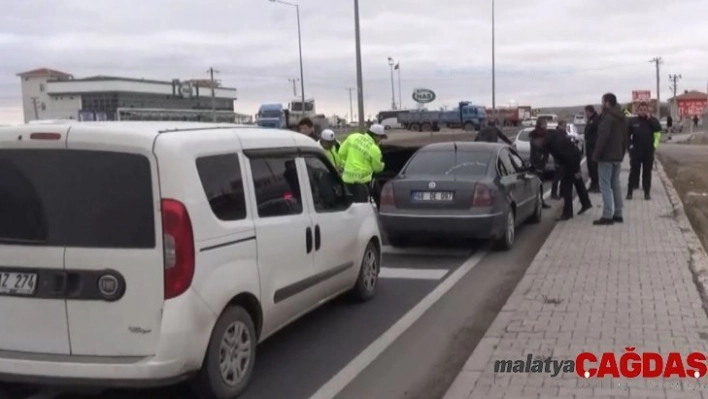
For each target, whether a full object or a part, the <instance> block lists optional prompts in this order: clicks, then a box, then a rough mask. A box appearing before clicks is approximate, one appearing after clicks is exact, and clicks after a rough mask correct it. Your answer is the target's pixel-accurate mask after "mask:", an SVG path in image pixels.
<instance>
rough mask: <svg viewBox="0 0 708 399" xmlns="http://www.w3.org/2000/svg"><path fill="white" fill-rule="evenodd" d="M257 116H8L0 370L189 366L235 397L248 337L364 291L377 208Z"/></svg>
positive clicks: (101, 381) (92, 377) (106, 375)
mask: <svg viewBox="0 0 708 399" xmlns="http://www.w3.org/2000/svg"><path fill="white" fill-rule="evenodd" d="M263 130H264V129H263V128H257V127H247V126H238V125H226V124H205V123H185V122H96V123H94V122H82V123H69V122H66V123H64V122H62V123H55V124H43V125H23V126H16V127H7V128H0V192H2V193H13V194H14V195H13V196H10V197H7V196H5V197H3V202H2V203H3V207H4V209H3V212H0V279H1V280H2V282H3V284H1V286H0V320H3V322H2V323H0V349H1V350H0V385H3V384H6V383H17V382H22V383H29V384H33V385H34V386H37V385H42V384H47V385H55V384H58V385H61V384H66V383H76V382H77V381H82V384H84V383H85V384H91V385H97V386H99V387H103V386H111V387H127V388H131V387H145V386H161V385H169V384H171V383H173V382H176V381H181V380H183V379H191V380H192V386H193V387H194V389H195V391H197V392H198V393H199V394H200V397H209V398H236V397H237V396H238V395H239V394H240V393H241V392H242V391H243V390H244V389H245V388H246V386H247V384H248V381H249V378H250V376H251V373H252V371H253V367H254V362H255V361H256V347H257V344H258V343H260V342H262V341H263V340H265V339H266V338H267V337H269V336H271V335H272V334H274V333H275V332H276V331H278V330H280V329H281V328H283V327H284V326H286V325H287V324H289V323H291V322H292V321H294V320H296V319H298V318H299V317H300V316H302V315H304V314H305V313H307V312H309V311H310V310H312V309H314V308H316V307H318V306H319V305H321V304H323V303H325V302H326V301H327V300H329V299H331V298H334V297H336V296H338V295H340V294H343V293H350V294H351V295H352V296H353V297H354V298H356V299H358V300H368V299H370V298H372V296H373V295H374V294H375V293H376V287H377V280H378V273H379V270H380V265H381V236H380V233H379V227H378V223H377V216H376V211H375V207H374V206H373V205H372V204H371V203H370V202H365V203H354V202H353V201H352V197H351V195H349V194H348V193H347V191H346V189H345V186H344V184H343V183H342V181H341V179H340V177H339V174H338V173H337V171H336V170H335V169H334V168H333V167H332V165H331V164H330V162H329V161H328V160H327V158H326V157H325V155H324V153H323V151H322V149H321V148H320V146H319V145H318V144H317V143H316V142H315V141H313V140H311V139H309V138H307V137H305V136H302V135H300V134H297V133H293V132H289V131H285V130H276V129H268V130H269V131H268V134H264V132H263ZM69 131H71V134H69ZM47 165H51V167H47ZM158 166H159V167H158ZM7 282H9V283H10V285H8V284H5V283H7ZM18 315H20V317H18ZM8 320H12V322H8ZM0 390H1V389H0Z"/></svg>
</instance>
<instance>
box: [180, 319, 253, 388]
mask: <svg viewBox="0 0 708 399" xmlns="http://www.w3.org/2000/svg"><path fill="white" fill-rule="evenodd" d="M233 329H237V331H239V330H240V332H241V333H240V336H239V337H237V339H238V340H239V341H240V344H241V345H243V346H240V347H237V348H235V349H241V350H243V351H245V348H248V353H247V354H246V356H245V357H244V359H240V360H245V361H246V367H245V369H244V370H243V372H242V376H241V378H240V379H239V380H238V381H234V383H233V384H229V383H227V382H226V381H225V378H224V377H222V373H221V370H220V365H221V357H222V356H221V346H222V341H224V340H225V337H226V335H227V331H229V330H233ZM244 339H247V342H244ZM257 344H258V336H257V335H256V328H255V326H254V324H253V319H251V316H250V315H249V314H248V312H247V311H246V309H244V308H242V307H241V306H231V307H228V308H226V310H224V312H223V313H222V314H221V316H219V319H218V320H217V321H216V324H215V325H214V329H213V330H212V333H211V339H210V340H209V346H207V353H206V356H205V358H204V363H203V364H202V369H201V370H200V371H199V374H198V375H197V377H196V378H195V379H194V381H193V383H192V389H193V391H194V393H195V394H197V396H198V397H199V398H200V399H233V398H236V397H238V396H239V395H240V394H241V393H243V391H245V389H246V387H247V386H248V382H249V380H250V379H251V375H252V374H253V368H254V366H255V362H256V346H257Z"/></svg>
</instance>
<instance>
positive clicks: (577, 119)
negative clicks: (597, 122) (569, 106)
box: [573, 114, 586, 125]
mask: <svg viewBox="0 0 708 399" xmlns="http://www.w3.org/2000/svg"><path fill="white" fill-rule="evenodd" d="M585 123H586V121H585V114H577V115H575V116H574V117H573V124H575V125H584V124H585Z"/></svg>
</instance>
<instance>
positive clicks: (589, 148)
mask: <svg viewBox="0 0 708 399" xmlns="http://www.w3.org/2000/svg"><path fill="white" fill-rule="evenodd" d="M585 120H586V121H587V123H586V124H585V131H584V132H583V136H584V137H585V159H586V162H587V167H588V175H590V188H588V192H589V193H599V192H600V183H599V180H598V177H597V162H595V161H593V159H592V153H593V152H594V151H595V144H596V143H597V126H598V123H599V122H600V116H599V115H598V114H597V112H596V111H595V107H593V106H592V105H586V106H585Z"/></svg>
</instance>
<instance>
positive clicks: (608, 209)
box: [597, 162, 622, 219]
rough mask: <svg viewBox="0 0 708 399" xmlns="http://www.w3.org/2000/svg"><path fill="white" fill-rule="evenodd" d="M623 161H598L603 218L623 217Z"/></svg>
mask: <svg viewBox="0 0 708 399" xmlns="http://www.w3.org/2000/svg"><path fill="white" fill-rule="evenodd" d="M621 165H622V163H621V162H598V163H597V172H598V175H599V178H600V192H601V193H602V218H603V219H612V217H622V186H621V185H620V168H621Z"/></svg>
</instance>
